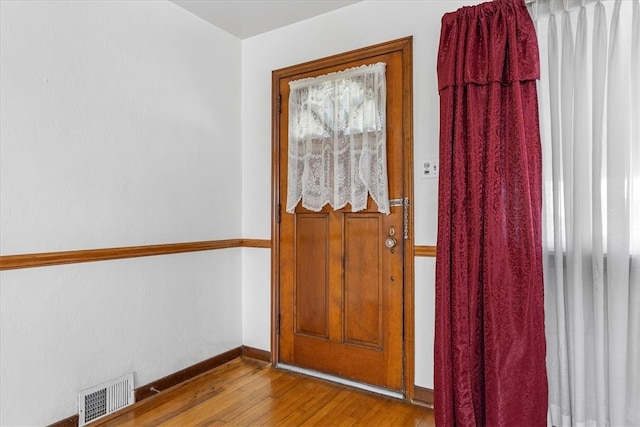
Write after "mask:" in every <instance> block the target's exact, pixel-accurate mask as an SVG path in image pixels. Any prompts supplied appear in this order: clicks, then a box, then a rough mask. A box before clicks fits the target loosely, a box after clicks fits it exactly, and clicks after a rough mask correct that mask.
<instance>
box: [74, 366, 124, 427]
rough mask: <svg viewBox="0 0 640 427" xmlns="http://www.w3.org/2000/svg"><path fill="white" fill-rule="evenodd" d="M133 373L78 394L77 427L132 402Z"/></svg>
mask: <svg viewBox="0 0 640 427" xmlns="http://www.w3.org/2000/svg"><path fill="white" fill-rule="evenodd" d="M134 400H135V398H134V386H133V373H130V374H127V375H124V376H122V377H120V378H117V379H115V380H112V381H108V382H106V383H102V384H99V385H97V386H95V387H91V388H88V389H86V390H83V391H81V392H80V393H78V416H79V417H80V419H79V421H78V425H79V426H84V425H87V424H88V423H90V422H92V421H95V420H97V419H99V418H102V417H104V416H107V415H109V414H112V413H114V412H116V411H117V410H119V409H122V408H124V407H125V406H129V405H132V404H133V402H134Z"/></svg>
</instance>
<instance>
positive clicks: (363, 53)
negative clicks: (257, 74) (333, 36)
mask: <svg viewBox="0 0 640 427" xmlns="http://www.w3.org/2000/svg"><path fill="white" fill-rule="evenodd" d="M398 51H399V52H401V54H402V64H403V65H402V68H403V69H402V75H403V79H402V81H403V88H402V92H403V96H402V103H403V105H402V108H403V124H402V126H403V129H402V135H403V137H402V139H403V142H402V143H403V152H404V159H403V162H404V165H403V169H404V176H403V186H404V188H403V190H404V196H405V197H409V200H410V206H409V217H408V224H409V235H408V239H407V240H406V242H405V251H404V255H403V256H404V272H405V274H404V325H403V326H404V337H403V338H404V344H403V345H404V358H405V360H404V372H403V376H404V391H405V396H406V399H407V400H412V399H413V397H414V378H415V358H414V352H415V345H414V342H415V332H414V246H413V245H414V236H413V229H414V227H413V226H414V219H413V203H414V199H413V37H411V36H409V37H404V38H401V39H397V40H392V41H389V42H386V43H381V44H377V45H374V46H369V47H365V48H362V49H357V50H353V51H349V52H346V53H342V54H337V55H332V56H329V57H325V58H321V59H317V60H314V61H309V62H305V63H302V64H298V65H293V66H290V67H286V68H281V69H279V70H274V71H273V72H272V81H271V82H272V83H271V91H272V93H271V162H272V168H271V200H272V203H271V243H272V250H271V354H272V363H273V364H274V365H275V364H276V363H277V362H278V360H280V349H279V339H278V328H279V323H280V322H279V314H278V308H279V306H280V295H279V290H280V286H279V277H280V222H279V219H280V215H281V209H282V208H284V207H283V206H282V201H281V200H280V194H279V191H278V190H279V188H280V155H279V152H280V150H279V142H280V141H279V138H280V120H279V109H280V102H285V101H284V100H280V80H281V79H283V78H288V77H291V76H294V75H299V74H302V73H307V72H312V71H314V70H316V69H319V68H328V67H332V66H337V65H339V64H341V63H345V62H351V61H357V60H364V59H366V58H370V57H373V56H378V55H384V54H389V53H392V52H398Z"/></svg>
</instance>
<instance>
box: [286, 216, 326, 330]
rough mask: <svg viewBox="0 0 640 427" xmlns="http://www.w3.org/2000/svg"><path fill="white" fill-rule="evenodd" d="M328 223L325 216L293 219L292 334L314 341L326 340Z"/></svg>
mask: <svg viewBox="0 0 640 427" xmlns="http://www.w3.org/2000/svg"><path fill="white" fill-rule="evenodd" d="M328 219H329V218H328V217H327V215H326V214H300V215H296V250H295V253H296V263H295V265H296V277H295V281H294V283H295V287H296V288H295V290H294V296H295V305H294V307H295V310H296V313H295V319H296V334H306V335H311V336H315V337H318V338H329V329H328V325H329V323H328V321H329V319H328V317H329V316H328V315H329V310H328V308H329V305H328V300H327V299H328V296H329V287H328V284H329V277H328V267H329V259H328V256H327V255H328V253H329V248H328V245H327V242H329V236H328V232H329V221H328ZM311 260H312V261H313V262H308V261H311Z"/></svg>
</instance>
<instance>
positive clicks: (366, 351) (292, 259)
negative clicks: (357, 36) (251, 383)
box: [274, 39, 412, 391]
mask: <svg viewBox="0 0 640 427" xmlns="http://www.w3.org/2000/svg"><path fill="white" fill-rule="evenodd" d="M407 45H408V46H407ZM399 46H400V47H399ZM410 48H411V39H403V41H402V43H397V42H396V43H395V44H394V43H393V42H390V43H389V44H385V45H379V46H375V47H372V48H370V49H363V50H361V51H357V52H358V55H354V53H355V52H352V53H349V54H345V55H344V57H342V58H341V57H340V56H338V57H331V58H327V59H325V60H319V61H316V62H314V63H307V64H302V65H300V66H297V67H290V68H288V69H285V70H280V71H279V72H278V71H276V72H274V85H276V86H274V100H275V102H276V103H277V105H275V109H276V110H277V111H279V114H277V117H276V121H277V122H276V123H275V126H274V138H275V139H276V140H277V141H275V143H274V155H276V156H278V159H277V168H276V169H277V176H276V175H275V173H274V178H275V179H274V181H275V183H276V184H275V185H274V187H275V189H276V197H274V202H275V204H277V206H276V212H275V214H276V216H277V217H278V218H279V222H278V223H277V227H275V232H274V239H275V240H276V251H275V254H274V256H275V258H276V260H275V263H277V265H275V267H276V271H277V273H276V275H275V276H274V280H275V281H276V282H277V283H276V286H277V290H276V291H277V292H276V295H277V298H276V299H277V301H276V310H277V316H276V319H277V324H278V328H277V329H278V330H277V331H276V338H275V341H276V342H275V344H276V346H277V350H278V351H277V352H276V354H277V355H278V356H277V357H278V361H279V362H281V363H285V364H289V365H295V366H299V367H302V368H307V369H312V370H316V371H320V372H324V373H329V374H333V375H337V376H341V377H344V378H347V379H351V380H355V381H359V382H362V383H367V384H371V385H375V386H379V387H384V388H386V389H389V390H394V391H404V361H405V354H404V349H405V346H404V333H405V323H404V315H405V305H404V303H405V301H404V300H405V287H404V286H405V260H406V258H405V255H409V256H411V255H412V254H406V249H407V243H408V242H407V240H406V239H405V224H406V223H407V222H408V220H409V218H408V214H409V212H408V211H406V210H405V208H404V206H403V205H402V203H400V204H399V205H398V206H393V207H391V214H390V215H385V214H381V213H378V211H377V206H376V204H375V203H374V202H373V201H372V200H371V198H369V203H368V206H367V209H366V210H363V211H360V212H351V211H350V205H347V207H345V208H344V209H340V210H335V211H334V210H333V208H331V206H329V205H327V206H325V208H324V209H323V210H322V211H321V212H312V211H308V210H306V209H304V208H303V207H302V206H301V204H299V205H298V207H297V208H296V210H295V213H294V214H289V213H286V212H285V211H284V206H285V204H286V194H287V140H288V113H289V112H288V96H289V82H290V81H292V80H297V79H300V78H305V77H313V76H318V75H322V74H326V73H330V72H334V71H340V70H344V69H347V68H351V67H355V66H359V65H364V64H373V63H376V62H384V63H386V79H387V162H388V164H387V167H388V179H389V197H390V199H398V200H404V198H405V197H408V196H409V192H410V190H411V185H410V183H408V182H407V175H410V172H411V171H410V170H409V171H407V165H409V169H410V168H411V166H410V165H411V164H412V162H411V158H412V156H411V143H410V139H411V137H410V136H411V135H410V132H407V129H409V130H410V122H411V118H410V115H411V110H410V107H409V108H407V106H408V105H410V104H408V103H407V93H406V92H407V91H406V88H407V84H408V85H409V87H411V86H410V83H409V82H407V81H406V79H407V78H408V77H407V66H409V67H410V63H409V65H407V60H409V62H410V59H411V55H410ZM407 57H408V58H407ZM409 69H410V68H409ZM409 76H410V73H409ZM407 110H408V111H407ZM407 121H408V122H409V127H407ZM407 133H409V135H407ZM408 140H409V144H408V143H407V141H408ZM408 225H409V224H407V226H408ZM406 237H409V236H406ZM389 238H391V239H394V240H395V246H393V247H391V248H389V247H387V246H386V245H385V242H386V240H387V239H389ZM411 320H412V319H411ZM411 360H412V358H411Z"/></svg>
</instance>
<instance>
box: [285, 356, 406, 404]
mask: <svg viewBox="0 0 640 427" xmlns="http://www.w3.org/2000/svg"><path fill="white" fill-rule="evenodd" d="M276 368H278V369H283V370H285V371H290V372H296V373H298V374H303V375H307V376H310V377H314V378H319V379H321V380H326V381H331V382H334V383H338V384H342V385H346V386H349V387H353V388H357V389H360V390H364V391H369V392H372V393H376V394H381V395H383V396H388V397H393V398H395V399H400V400H405V398H404V394H402V393H398V392H397V391H391V390H387V389H386V388H382V387H376V386H372V385H369V384H363V383H359V382H357V381H352V380H348V379H346V378H340V377H337V376H335V375H330V374H325V373H323V372H318V371H314V370H311V369H305V368H300V367H298V366H292V365H287V364H285V363H277V364H276Z"/></svg>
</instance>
